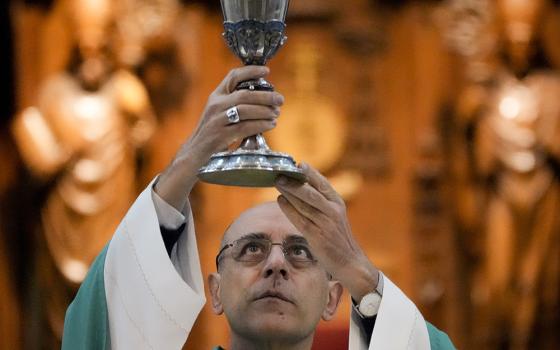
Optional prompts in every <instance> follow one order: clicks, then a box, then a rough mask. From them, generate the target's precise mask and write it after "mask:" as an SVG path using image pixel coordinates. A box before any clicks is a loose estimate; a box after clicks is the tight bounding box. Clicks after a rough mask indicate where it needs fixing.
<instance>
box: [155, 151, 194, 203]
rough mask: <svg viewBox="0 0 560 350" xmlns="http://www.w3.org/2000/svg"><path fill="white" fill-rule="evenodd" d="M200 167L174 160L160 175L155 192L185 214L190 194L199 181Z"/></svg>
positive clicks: (185, 160) (186, 161) (184, 161)
mask: <svg viewBox="0 0 560 350" xmlns="http://www.w3.org/2000/svg"><path fill="white" fill-rule="evenodd" d="M197 172H198V167H197V166H196V165H194V164H192V163H191V162H189V160H187V159H182V160H178V159H176V160H174V161H173V163H172V164H170V165H169V166H168V167H167V168H166V169H165V171H164V172H163V173H162V174H161V175H160V177H159V179H158V181H157V183H156V184H155V186H154V191H155V192H156V193H157V194H158V195H159V196H160V197H161V198H162V199H163V200H164V201H165V202H167V203H168V204H170V205H171V206H173V207H174V208H175V209H177V210H178V211H180V212H183V210H184V207H185V204H186V203H187V199H188V196H189V194H190V193H191V191H192V189H193V187H194V185H195V184H196V182H197V181H198V177H197Z"/></svg>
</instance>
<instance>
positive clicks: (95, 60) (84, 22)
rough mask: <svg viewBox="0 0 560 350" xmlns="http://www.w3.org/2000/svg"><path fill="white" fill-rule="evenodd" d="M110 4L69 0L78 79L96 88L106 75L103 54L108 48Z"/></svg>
mask: <svg viewBox="0 0 560 350" xmlns="http://www.w3.org/2000/svg"><path fill="white" fill-rule="evenodd" d="M111 4H112V2H111V0H72V1H71V6H70V15H71V20H72V30H73V31H74V35H75V38H76V43H77V47H78V50H79V54H80V61H81V62H82V63H81V68H80V78H81V80H82V81H83V82H84V84H85V85H86V86H87V85H89V86H96V85H97V84H98V83H99V81H100V80H102V79H103V77H104V76H105V73H106V71H107V66H106V62H105V59H104V51H105V50H106V48H107V46H108V45H109V40H110V37H111V36H110V34H111V33H110V27H111V24H112V21H113V12H114V11H113V8H112V5H111Z"/></svg>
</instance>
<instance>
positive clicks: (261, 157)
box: [198, 0, 305, 187]
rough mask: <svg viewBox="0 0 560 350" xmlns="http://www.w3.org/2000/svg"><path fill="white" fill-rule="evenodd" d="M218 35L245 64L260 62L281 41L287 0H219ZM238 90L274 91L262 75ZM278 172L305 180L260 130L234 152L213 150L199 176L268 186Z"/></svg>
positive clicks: (234, 183)
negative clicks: (221, 22) (220, 26)
mask: <svg viewBox="0 0 560 350" xmlns="http://www.w3.org/2000/svg"><path fill="white" fill-rule="evenodd" d="M221 3H222V12H223V15H224V33H223V36H224V38H225V41H226V43H227V45H228V46H229V48H230V49H231V50H232V51H233V52H234V53H235V54H236V55H237V56H238V57H239V58H240V59H241V61H242V62H243V63H244V64H245V65H265V64H266V62H267V60H268V59H269V58H271V57H272V56H274V54H275V53H276V52H277V51H278V49H280V48H281V47H282V45H283V44H284V43H285V42H286V39H287V37H286V36H285V35H284V32H285V29H286V24H285V19H286V12H287V10H288V4H289V0H221ZM236 89H237V90H243V89H246V90H255V91H273V90H274V87H273V86H272V84H270V83H269V82H268V81H266V80H265V79H264V78H260V79H258V80H249V81H244V82H241V83H240V84H239V85H238V86H237V87H236ZM279 175H285V176H288V177H290V178H295V179H297V180H299V181H305V175H304V174H303V173H302V171H301V169H299V168H298V167H297V166H296V163H295V162H294V159H293V158H292V157H291V156H289V155H288V154H284V153H280V152H275V151H273V150H271V149H270V148H269V147H268V145H267V144H266V141H265V139H264V137H263V136H262V135H261V134H258V135H254V136H250V137H247V138H245V139H244V140H243V141H242V142H241V145H240V147H239V148H238V149H236V150H234V151H227V152H220V153H216V154H213V155H212V156H211V157H210V161H209V162H208V164H207V165H205V166H204V167H202V168H201V169H200V170H199V173H198V177H199V178H200V179H201V180H202V181H204V182H209V183H213V184H220V185H228V186H243V187H271V186H274V181H275V179H276V178H277V177H278V176H279Z"/></svg>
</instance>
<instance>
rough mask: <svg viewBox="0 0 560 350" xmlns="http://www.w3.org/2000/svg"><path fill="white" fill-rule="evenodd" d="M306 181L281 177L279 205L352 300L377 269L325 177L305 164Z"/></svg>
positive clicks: (371, 284) (358, 297) (367, 285)
mask: <svg viewBox="0 0 560 350" xmlns="http://www.w3.org/2000/svg"><path fill="white" fill-rule="evenodd" d="M301 168H302V170H303V171H304V173H305V175H306V176H307V179H308V182H307V183H303V184H302V183H300V182H297V181H295V180H291V179H289V178H287V177H280V178H279V179H278V180H277V182H276V188H277V189H278V191H280V193H281V195H280V196H279V197H278V205H279V206H280V208H281V209H282V211H283V212H284V214H286V216H287V217H288V219H289V220H290V221H291V222H292V223H293V224H294V226H295V227H296V228H297V229H298V230H300V232H301V234H303V235H304V236H305V238H306V239H307V241H308V242H309V244H310V245H311V248H312V249H313V253H314V254H315V256H316V257H317V259H318V260H319V262H320V263H321V264H323V266H324V267H325V269H326V270H327V271H328V272H329V273H330V274H331V275H332V276H333V278H335V279H336V280H339V281H340V282H341V283H342V285H343V286H344V287H346V288H347V289H348V291H349V292H350V294H351V295H352V297H354V299H355V300H361V298H362V297H363V296H364V295H366V294H368V293H369V292H371V291H373V289H374V288H375V287H376V283H377V278H378V271H377V269H376V268H375V267H374V266H373V264H372V263H371V262H370V261H369V259H368V258H367V256H366V255H365V254H364V252H363V250H362V249H361V247H360V246H359V245H358V243H357V242H356V240H355V239H354V236H353V235H352V230H351V229H350V224H349V222H348V218H347V216H346V205H345V203H344V201H343V200H342V198H341V197H340V195H339V194H338V193H337V192H336V191H335V190H334V188H333V187H332V186H331V184H330V183H329V182H328V180H327V179H326V178H325V177H324V176H323V175H321V174H320V173H319V172H318V171H317V170H315V169H313V168H312V167H310V166H309V165H307V164H302V165H301Z"/></svg>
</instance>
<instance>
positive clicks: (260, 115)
mask: <svg viewBox="0 0 560 350" xmlns="http://www.w3.org/2000/svg"><path fill="white" fill-rule="evenodd" d="M268 73H269V69H268V68H267V67H262V66H245V67H241V68H236V69H233V70H231V71H230V72H229V74H228V75H227V76H226V77H225V79H224V80H223V81H222V82H221V83H220V85H218V87H217V88H216V90H214V92H212V94H211V95H210V97H209V98H208V102H207V104H206V107H205V108H204V111H203V113H202V116H201V117H200V120H199V122H198V125H197V127H196V129H195V130H194V132H193V133H192V134H191V136H190V137H189V138H188V139H187V141H186V142H185V143H184V144H183V145H182V146H181V148H180V149H179V151H178V152H177V155H176V156H175V159H174V160H173V162H172V163H171V164H170V165H169V166H168V167H167V168H166V169H165V171H164V172H163V173H162V175H161V176H160V178H159V181H158V183H157V184H156V187H155V190H156V192H157V193H158V195H159V196H160V197H162V198H163V199H164V200H165V201H166V202H167V203H169V204H171V205H172V206H173V207H175V208H177V209H178V210H182V209H183V207H184V205H185V203H186V200H187V196H188V195H189V193H190V191H191V190H192V187H193V186H194V184H195V183H196V181H197V173H198V170H199V169H200V168H201V167H202V166H203V165H204V164H206V163H207V162H208V160H209V159H210V156H211V155H212V154H213V153H216V152H220V151H224V150H226V149H227V147H228V146H229V145H231V144H232V143H234V142H235V141H237V140H242V139H243V138H245V137H247V136H251V135H255V134H258V133H262V132H265V131H268V130H270V129H272V128H274V127H275V126H276V118H278V115H279V114H280V106H281V105H282V104H283V103H284V97H283V96H282V95H280V94H279V93H277V92H273V91H272V92H270V91H249V90H239V91H236V90H235V87H236V86H237V85H238V84H239V83H241V82H243V81H246V80H252V79H259V78H262V77H265V76H266V75H268ZM231 107H237V110H238V114H239V122H238V123H235V124H232V123H230V122H229V120H228V118H227V115H226V111H227V110H228V109H230V108H231Z"/></svg>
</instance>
